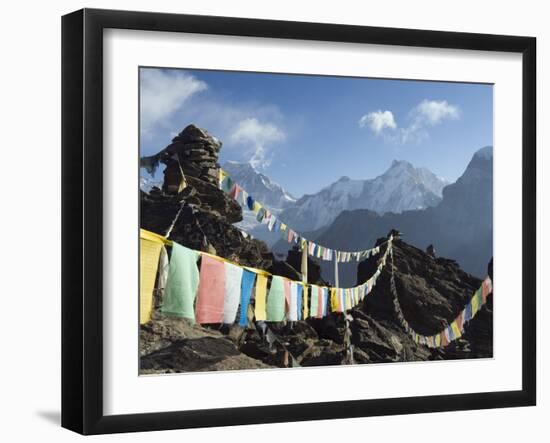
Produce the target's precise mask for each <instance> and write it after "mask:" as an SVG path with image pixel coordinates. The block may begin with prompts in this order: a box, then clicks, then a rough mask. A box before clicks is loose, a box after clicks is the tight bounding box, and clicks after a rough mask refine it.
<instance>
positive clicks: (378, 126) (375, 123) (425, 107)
mask: <svg viewBox="0 0 550 443" xmlns="http://www.w3.org/2000/svg"><path fill="white" fill-rule="evenodd" d="M459 118H460V109H459V108H458V107H457V106H455V105H451V104H449V103H448V102H447V101H446V100H441V101H436V100H427V99H425V100H422V101H421V102H420V103H419V104H418V105H416V106H415V107H414V108H413V109H411V111H410V112H409V115H408V120H409V124H408V125H407V126H404V127H398V126H397V123H396V122H395V118H394V116H393V113H392V112H391V111H376V112H370V113H368V114H365V115H363V116H362V117H361V119H360V120H359V126H360V127H365V126H368V127H369V128H370V130H371V131H372V132H373V133H374V134H376V135H382V136H383V137H384V139H385V140H387V141H389V142H393V143H401V144H406V143H419V142H420V141H422V140H425V139H426V138H428V137H429V136H430V134H429V132H428V128H430V127H433V126H436V125H438V124H440V123H442V122H443V121H445V120H458V119H459ZM387 128H389V129H391V130H392V131H386V129H387Z"/></svg>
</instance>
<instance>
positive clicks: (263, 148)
mask: <svg viewBox="0 0 550 443" xmlns="http://www.w3.org/2000/svg"><path fill="white" fill-rule="evenodd" d="M285 138H286V135H285V133H284V132H283V131H282V130H281V129H279V128H278V127H277V126H276V125H275V124H273V123H270V122H266V123H262V122H260V121H259V120H258V119H256V118H245V119H243V120H241V121H239V123H238V124H237V127H236V128H235V129H234V130H233V132H232V133H231V134H230V136H229V139H230V141H231V142H232V143H235V144H240V145H243V146H245V147H248V148H249V150H250V155H251V157H250V164H251V165H252V166H253V167H254V168H257V169H261V168H265V167H267V166H269V164H270V163H271V157H270V154H271V152H270V149H269V147H270V145H272V144H273V143H276V142H280V141H283V140H284V139H285Z"/></svg>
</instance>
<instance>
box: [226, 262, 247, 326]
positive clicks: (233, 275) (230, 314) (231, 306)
mask: <svg viewBox="0 0 550 443" xmlns="http://www.w3.org/2000/svg"><path fill="white" fill-rule="evenodd" d="M224 265H225V297H224V302H223V322H224V323H226V324H232V323H234V322H235V317H237V310H238V309H239V301H240V298H241V279H242V276H243V268H241V267H240V266H236V265H234V264H231V263H227V262H225V263H224Z"/></svg>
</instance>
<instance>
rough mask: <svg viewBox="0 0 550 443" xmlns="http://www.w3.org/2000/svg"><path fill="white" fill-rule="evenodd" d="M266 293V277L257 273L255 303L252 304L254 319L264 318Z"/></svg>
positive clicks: (265, 316) (265, 317) (265, 313)
mask: <svg viewBox="0 0 550 443" xmlns="http://www.w3.org/2000/svg"><path fill="white" fill-rule="evenodd" d="M266 295H267V277H266V276H265V275H262V274H258V275H257V278H256V303H255V306H254V316H255V317H256V320H264V321H265V320H266V319H267V312H266V305H265V301H266Z"/></svg>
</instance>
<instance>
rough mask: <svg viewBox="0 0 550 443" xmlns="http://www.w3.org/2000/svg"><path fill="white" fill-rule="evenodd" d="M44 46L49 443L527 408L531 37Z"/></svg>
mask: <svg viewBox="0 0 550 443" xmlns="http://www.w3.org/2000/svg"><path fill="white" fill-rule="evenodd" d="M62 25H63V29H62V31H63V32H62V52H63V67H62V68H63V69H62V75H63V79H62V82H63V96H62V101H63V128H62V132H63V146H62V150H63V165H62V170H63V227H62V231H63V294H62V295H63V303H62V306H63V312H62V321H63V325H62V334H63V337H62V343H63V346H62V350H63V352H62V358H63V362H62V369H63V374H62V379H63V383H62V402H63V403H62V425H63V426H64V427H66V428H69V429H72V430H74V431H77V432H80V433H83V434H99V433H113V432H130V431H146V430H160V429H176V428H190V427H205V426H227V425H237V424H252V423H268V422H283V421H298V420H313V419H329V418H345V417H359V416H373V415H388V414H410V413H422V412H435V411H452V410H464V409H482V408H497V407H513V406H529V405H534V404H535V401H536V394H535V393H536V389H535V387H536V373H535V366H536V365H535V362H536V356H535V349H536V344H535V306H536V301H535V297H536V289H535V257H536V250H535V246H536V242H535V227H536V226H535V224H536V222H535V220H536V217H535V201H536V186H535V131H536V124H535V121H536V119H535V115H536V104H535V72H536V69H535V59H536V55H535V51H536V42H535V39H534V38H530V37H515V36H497V35H484V34H463V33H452V32H436V31H421V30H410V29H388V28H374V27H358V26H347V25H336V24H318V23H298V22H281V21H269V20H255V19H242V18H228V17H207V16H189V15H173V14H158V13H146V12H124V11H108V10H90V9H85V10H81V11H77V12H74V13H72V14H69V15H67V16H64V17H63V22H62Z"/></svg>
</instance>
